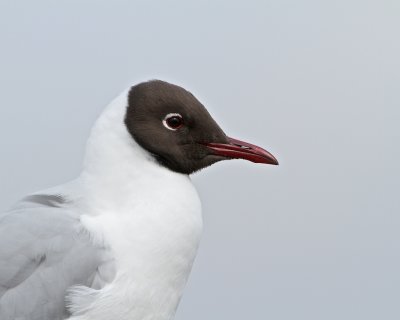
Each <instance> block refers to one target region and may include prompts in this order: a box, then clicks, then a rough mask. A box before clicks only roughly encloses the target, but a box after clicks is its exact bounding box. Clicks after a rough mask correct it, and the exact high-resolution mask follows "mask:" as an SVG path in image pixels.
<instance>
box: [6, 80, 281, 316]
mask: <svg viewBox="0 0 400 320" xmlns="http://www.w3.org/2000/svg"><path fill="white" fill-rule="evenodd" d="M228 159H245V160H248V161H252V162H256V163H264V164H273V165H277V164H278V161H277V160H276V159H275V158H274V156H272V155H271V154H270V153H269V152H268V151H266V150H264V149H262V148H260V147H258V146H255V145H253V144H250V143H247V142H243V141H240V140H237V139H233V138H229V137H228V136H226V135H225V133H224V132H223V130H222V129H221V128H220V127H219V126H218V124H217V123H216V122H215V120H214V119H213V118H212V117H211V115H210V114H209V113H208V111H207V110H206V108H205V107H204V106H203V105H202V104H201V103H200V102H199V101H198V100H197V99H196V98H195V97H194V96H193V95H192V94H191V93H190V92H188V91H186V90H185V89H183V88H181V87H179V86H176V85H173V84H170V83H167V82H164V81H159V80H154V81H149V82H144V83H141V84H138V85H136V86H133V87H131V88H130V89H129V90H127V91H125V92H123V93H122V94H121V95H120V96H119V97H118V98H116V99H115V100H114V101H113V102H112V103H111V104H110V105H109V106H108V107H107V108H106V109H105V111H104V112H103V113H102V115H101V116H100V118H99V119H98V120H97V122H96V123H95V125H94V127H93V129H92V132H91V135H90V138H89V140H88V143H87V148H86V156H85V161H84V166H83V170H82V173H81V174H80V176H79V177H78V178H77V179H75V180H73V181H71V182H69V183H66V184H64V185H61V186H57V187H54V188H51V189H48V190H44V191H41V192H36V193H33V194H31V195H28V196H27V197H25V198H24V199H22V200H21V201H20V202H18V203H17V204H16V205H15V206H14V207H12V208H11V209H10V210H8V211H7V212H4V213H2V214H0V242H1V243H2V245H1V246H0V319H2V320H14V319H24V320H26V319H30V320H31V319H32V320H39V319H40V320H58V319H70V320H106V319H107V320H110V319H119V320H125V319H126V320H128V319H129V320H139V319H152V320H167V319H168V320H169V319H172V318H173V316H174V314H175V311H176V308H177V306H178V303H179V301H180V298H181V295H182V292H183V289H184V286H185V284H186V281H187V278H188V276H189V273H190V270H191V266H192V263H193V260H194V258H195V255H196V252H197V247H198V244H199V240H200V236H201V232H202V215H201V205H200V200H199V198H198V195H197V192H196V190H195V188H194V187H193V185H192V183H191V181H190V179H188V175H189V174H192V173H194V172H196V171H198V170H200V169H203V168H206V167H208V166H210V165H212V164H213V163H215V162H218V161H221V160H228Z"/></svg>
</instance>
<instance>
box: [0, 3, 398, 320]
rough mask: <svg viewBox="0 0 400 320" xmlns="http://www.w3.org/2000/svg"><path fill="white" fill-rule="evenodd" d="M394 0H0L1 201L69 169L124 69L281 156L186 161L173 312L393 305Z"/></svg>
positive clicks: (383, 315) (380, 311)
mask: <svg viewBox="0 0 400 320" xmlns="http://www.w3.org/2000/svg"><path fill="white" fill-rule="evenodd" d="M399 34H400V2H399V1H398V0H380V1H378V0H376V1H369V0H363V1H361V0H360V1H357V0H346V1H345V0H338V1H317V0H315V1H313V0H300V1H298V0H297V1H294V0H292V1H290V0H274V1H269V0H267V1H231V0H229V1H228V0H224V1H196V2H195V1H191V2H189V1H183V0H182V1H133V0H130V1H99V0H96V1H95V0H91V1H89V0H88V1H86V0H84V1H83V0H79V1H78V0H68V1H65V0H62V1H61V0H59V1H50V0H49V1H43V0H35V1H18V0H12V1H11V0H9V1H5V0H0V41H1V51H0V86H1V94H0V147H1V167H0V190H1V193H0V209H2V210H3V209H6V208H7V207H8V206H9V205H11V204H12V203H13V202H14V201H16V200H17V199H19V198H20V197H21V196H23V195H24V194H26V193H28V192H32V191H36V190H39V189H42V188H46V187H48V186H52V185H55V184H59V183H62V182H65V181H68V180H70V179H72V178H74V177H76V176H77V175H78V173H79V171H80V166H81V160H82V156H83V152H84V147H85V141H86V138H87V136H88V134H89V130H90V127H91V125H92V124H93V122H94V121H95V119H96V117H97V116H98V114H99V113H100V112H101V110H102V109H103V108H104V107H105V105H107V104H108V102H109V101H110V100H111V99H112V98H113V97H114V96H116V95H117V94H118V93H119V92H120V91H122V90H123V89H124V88H125V87H127V86H128V85H130V84H134V83H136V82H139V81H143V80H148V79H152V78H160V79H164V80H167V81H171V82H175V83H177V84H180V85H183V86H184V87H186V88H188V89H189V90H191V91H192V92H193V93H194V94H195V95H197V97H198V98H199V99H200V100H201V101H202V102H203V103H204V104H205V105H206V107H207V108H208V109H209V111H210V112H211V113H212V114H213V115H214V117H215V118H216V120H217V121H218V122H219V123H220V124H221V126H222V127H223V128H224V130H225V131H226V132H227V133H228V134H229V135H231V136H233V137H237V138H239V139H243V140H248V141H251V142H253V143H256V144H260V145H262V146H264V147H266V148H267V149H268V150H270V151H271V152H272V153H273V154H274V155H276V156H277V158H278V159H279V161H280V163H281V165H280V166H279V167H272V166H271V167H268V166H261V165H252V164H251V163H247V162H244V161H230V162H225V163H220V164H217V165H215V166H213V167H212V168H210V169H208V170H204V171H203V172H201V173H200V174H198V175H196V176H194V181H195V184H196V185H197V186H198V189H199V192H200V194H201V197H202V200H203V205H204V219H205V233H204V238H203V242H202V246H201V248H200V252H199V256H198V259H197V261H196V264H195V267H194V270H193V273H192V276H191V279H190V281H189V284H188V287H187V290H186V292H185V295H184V298H183V301H182V303H181V306H180V308H179V311H178V314H177V319H178V320H184V319H191V320H204V319H218V320H220V319H230V320H239V319H240V320H242V319H273V320H293V319H296V320H321V319H323V320H337V319H341V320H354V319H357V320H358V319H360V320H361V319H362V320H369V319H371V320H376V319H385V320H391V319H393V320H394V319H396V320H397V319H400V306H399V301H400V271H399V270H400V250H399V249H400V232H399V231H400V200H399V187H400V185H399V184H400V182H399V181H400V169H399V163H400V147H399V138H400V129H399V122H400V94H399V93H400V40H399Z"/></svg>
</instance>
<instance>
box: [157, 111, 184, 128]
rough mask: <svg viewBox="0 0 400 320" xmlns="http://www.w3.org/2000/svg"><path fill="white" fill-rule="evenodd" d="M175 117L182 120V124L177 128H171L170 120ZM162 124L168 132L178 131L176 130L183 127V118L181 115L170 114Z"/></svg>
mask: <svg viewBox="0 0 400 320" xmlns="http://www.w3.org/2000/svg"><path fill="white" fill-rule="evenodd" d="M174 117H176V118H180V119H181V124H180V125H178V126H177V127H173V126H171V125H170V124H168V120H169V119H171V118H174ZM162 123H163V125H164V127H166V128H167V129H168V130H172V131H176V130H178V129H179V128H180V127H182V126H183V117H182V116H181V115H180V114H179V113H168V114H167V115H166V116H165V118H164V120H163V121H162Z"/></svg>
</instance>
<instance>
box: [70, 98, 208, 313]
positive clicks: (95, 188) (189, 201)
mask: <svg viewBox="0 0 400 320" xmlns="http://www.w3.org/2000/svg"><path fill="white" fill-rule="evenodd" d="M126 97H127V94H126V92H125V93H123V94H122V95H121V96H120V97H118V98H117V99H116V100H114V102H113V103H112V104H111V105H110V106H109V107H108V108H107V109H106V110H105V112H104V113H103V115H102V116H101V117H100V118H99V120H98V121H97V123H96V124H95V126H94V128H93V131H92V135H91V137H90V139H89V142H88V147H87V155H86V159H85V163H84V170H83V173H82V175H81V177H80V179H79V181H80V185H81V186H82V188H83V194H84V195H85V196H84V199H83V200H82V203H81V206H82V208H83V210H84V211H85V212H87V214H85V215H83V216H82V217H81V220H82V223H83V224H84V226H85V227H86V228H87V229H88V230H89V232H90V233H91V234H92V235H93V239H94V241H97V242H100V243H102V244H105V245H107V246H109V247H110V249H111V251H112V253H113V255H114V257H115V262H116V268H117V275H116V278H115V280H114V281H113V282H112V283H111V284H109V285H107V286H106V287H105V288H104V289H102V290H101V291H100V292H99V293H98V296H97V297H96V299H95V301H94V302H92V303H91V306H90V308H88V311H87V312H86V313H85V315H83V316H80V317H76V318H72V319H82V320H87V319H97V320H103V319H119V320H124V319H129V320H139V319H140V320H143V319H147V320H150V319H151V320H167V319H172V317H173V315H174V313H175V310H176V307H177V305H178V303H179V300H180V297H181V295H182V291H183V288H184V285H185V283H186V280H187V277H188V275H189V273H190V270H191V266H192V263H193V260H194V258H195V255H196V251H197V247H198V243H199V239H200V235H201V230H202V219H201V205H200V201H199V199H198V196H197V192H196V190H195V189H194V187H193V185H192V183H191V181H190V179H189V177H188V176H187V175H183V174H180V173H176V172H172V171H170V170H169V169H167V168H164V167H162V166H160V165H159V164H158V163H157V162H156V161H155V160H154V159H153V157H152V156H151V155H150V154H149V153H148V152H147V151H145V150H144V149H143V148H141V147H140V146H139V145H138V144H137V143H136V142H135V141H134V140H133V138H132V137H131V136H130V134H129V133H128V131H127V129H126V127H125V124H124V117H125V112H126V105H127V101H126ZM77 309H79V306H78V308H77Z"/></svg>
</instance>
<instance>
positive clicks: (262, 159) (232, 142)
mask: <svg viewBox="0 0 400 320" xmlns="http://www.w3.org/2000/svg"><path fill="white" fill-rule="evenodd" d="M228 141H229V144H225V143H206V144H205V145H206V147H208V148H209V149H211V150H213V152H214V154H216V155H219V156H223V157H227V158H232V159H244V160H248V161H251V162H255V163H266V164H273V165H278V164H279V163H278V160H276V158H275V157H274V156H273V155H272V154H270V153H269V152H268V151H267V150H264V149H263V148H260V147H258V146H255V145H254V144H250V143H247V142H243V141H240V140H236V139H233V138H229V137H228Z"/></svg>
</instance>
